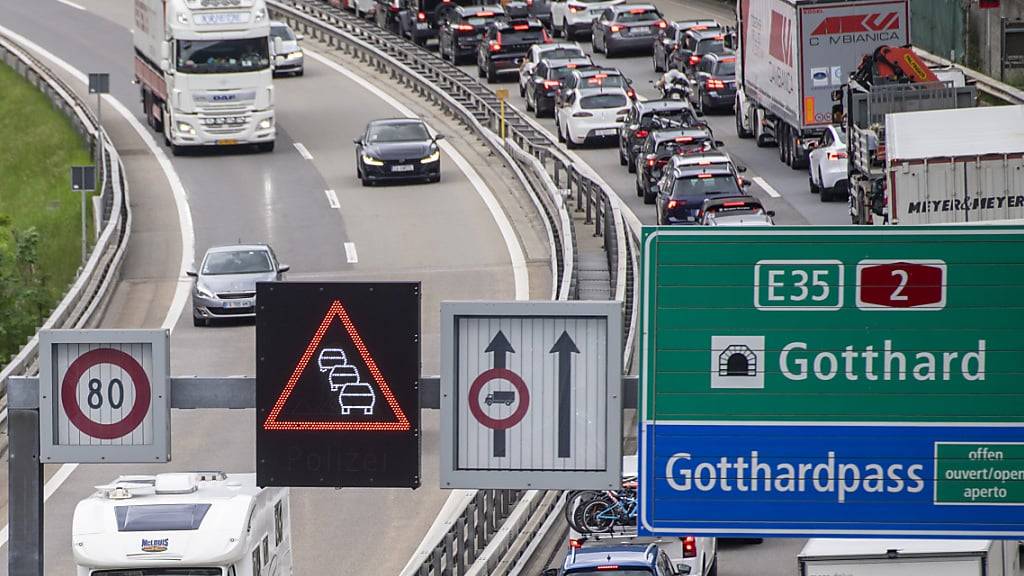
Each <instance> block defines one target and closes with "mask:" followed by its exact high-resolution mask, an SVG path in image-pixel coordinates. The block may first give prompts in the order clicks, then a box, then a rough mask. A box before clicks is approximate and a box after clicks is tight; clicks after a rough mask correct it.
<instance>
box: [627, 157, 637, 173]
mask: <svg viewBox="0 0 1024 576" xmlns="http://www.w3.org/2000/svg"><path fill="white" fill-rule="evenodd" d="M626 169H627V170H629V173H630V174H636V163H635V162H633V159H632V158H630V157H629V156H628V155H627V156H626Z"/></svg>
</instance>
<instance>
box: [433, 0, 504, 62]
mask: <svg viewBox="0 0 1024 576" xmlns="http://www.w3.org/2000/svg"><path fill="white" fill-rule="evenodd" d="M445 14H446V15H445V20H444V21H443V22H441V23H440V25H439V28H438V31H437V52H438V55H439V56H441V58H444V59H447V60H451V61H452V63H453V64H459V63H461V62H462V61H463V60H467V59H469V58H471V57H474V56H476V49H477V46H478V45H479V44H480V40H481V39H482V38H483V36H484V30H485V29H486V28H487V25H488V24H490V23H491V22H495V21H497V20H499V19H501V18H504V17H505V11H504V10H503V9H502V7H501V6H456V7H455V8H454V9H452V10H449V11H448V12H446V13H445Z"/></svg>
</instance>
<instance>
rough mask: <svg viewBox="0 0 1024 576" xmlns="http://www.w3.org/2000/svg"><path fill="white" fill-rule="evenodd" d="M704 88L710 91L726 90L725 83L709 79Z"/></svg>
mask: <svg viewBox="0 0 1024 576" xmlns="http://www.w3.org/2000/svg"><path fill="white" fill-rule="evenodd" d="M704 87H705V88H707V89H708V90H724V89H725V82H722V81H721V80H716V79H714V78H708V81H707V82H705V83H704Z"/></svg>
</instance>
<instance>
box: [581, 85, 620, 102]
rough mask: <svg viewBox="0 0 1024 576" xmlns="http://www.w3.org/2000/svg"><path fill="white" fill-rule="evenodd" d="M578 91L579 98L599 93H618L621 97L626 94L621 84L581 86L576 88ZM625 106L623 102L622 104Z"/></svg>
mask: <svg viewBox="0 0 1024 576" xmlns="http://www.w3.org/2000/svg"><path fill="white" fill-rule="evenodd" d="M576 90H577V92H579V95H580V98H586V97H587V96H596V95H599V94H620V95H622V96H623V97H626V98H629V97H628V96H626V89H625V88H623V87H622V86H581V87H579V88H577V89H576ZM623 106H625V104H623Z"/></svg>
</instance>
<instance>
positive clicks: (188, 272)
mask: <svg viewBox="0 0 1024 576" xmlns="http://www.w3.org/2000/svg"><path fill="white" fill-rule="evenodd" d="M185 276H188V277H190V278H198V277H199V272H196V270H195V268H189V269H188V270H185Z"/></svg>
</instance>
